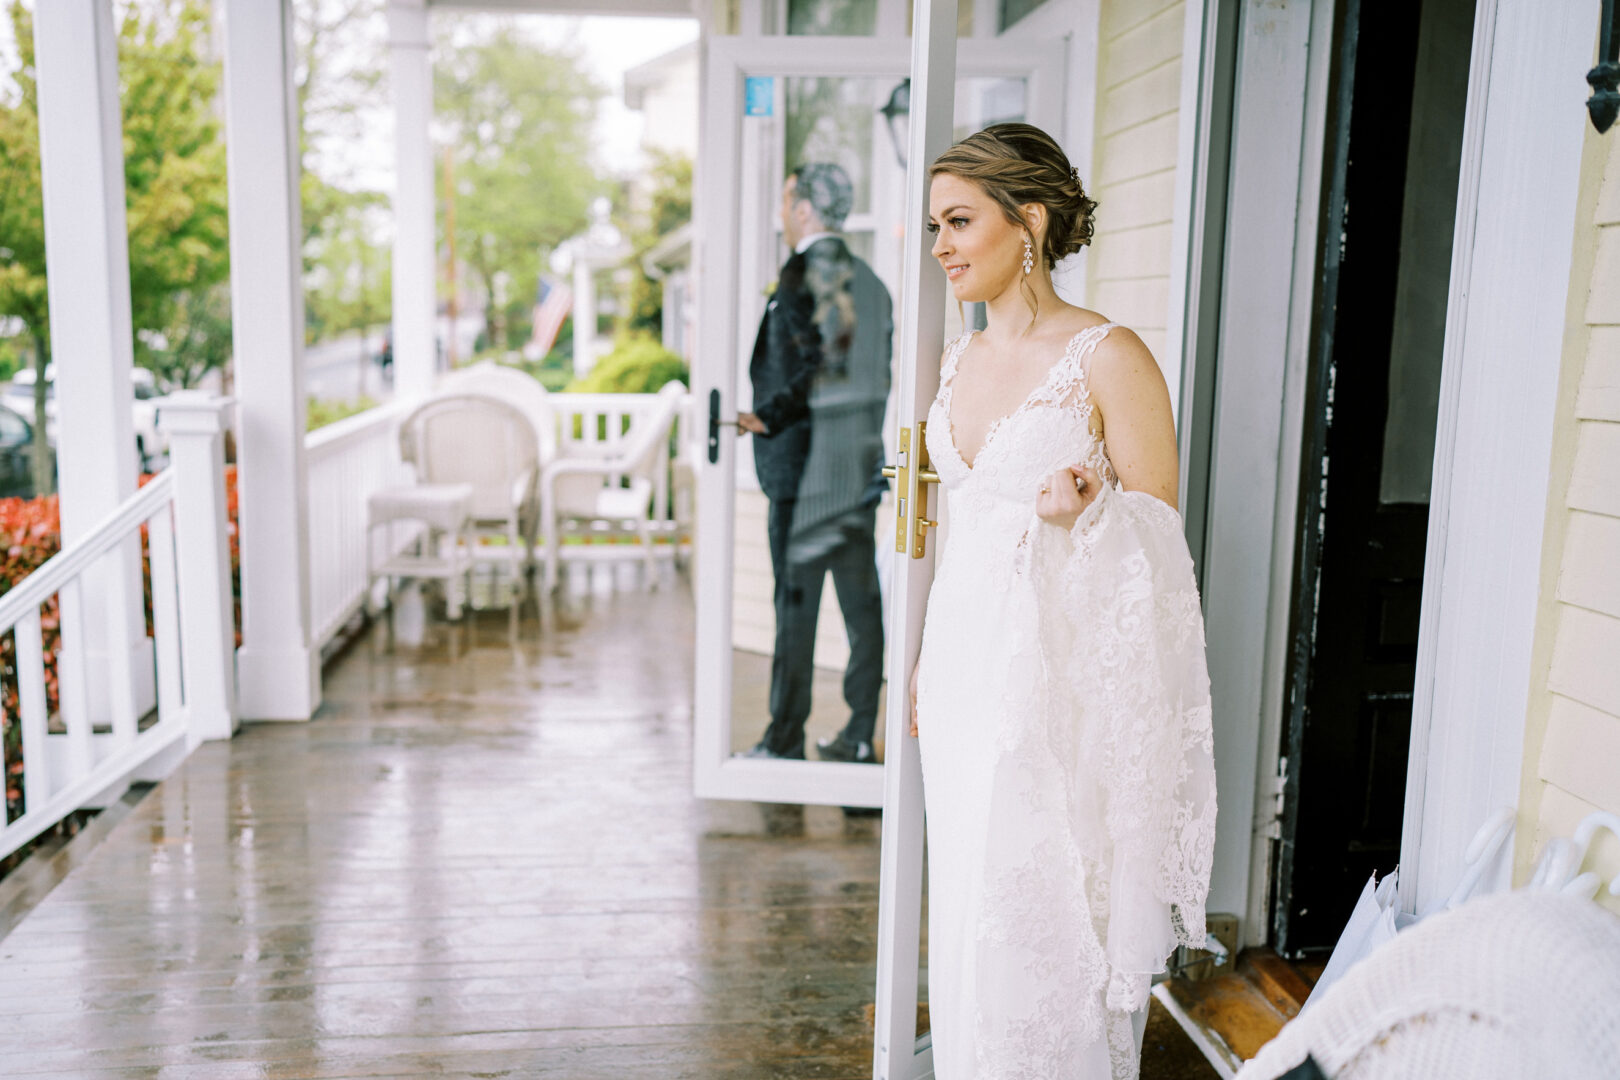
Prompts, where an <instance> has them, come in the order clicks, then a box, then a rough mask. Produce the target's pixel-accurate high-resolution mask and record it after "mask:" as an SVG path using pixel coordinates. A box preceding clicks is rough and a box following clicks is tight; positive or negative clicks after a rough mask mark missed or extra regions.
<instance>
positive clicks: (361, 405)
mask: <svg viewBox="0 0 1620 1080" xmlns="http://www.w3.org/2000/svg"><path fill="white" fill-rule="evenodd" d="M376 407H377V403H376V402H375V401H373V400H371V399H370V398H368V397H362V398H360V399H359V400H358V401H322V400H320V399H319V398H310V399H309V413H308V417H307V419H306V420H305V421H304V430H305V431H314V430H315V429H316V428H323V427H325V426H326V425H327V424H335V423H337V422H338V421H339V420H343V419H346V418H348V417H350V416H354V415H355V414H356V413H363V412H365V411H366V410H367V409H375V408H376Z"/></svg>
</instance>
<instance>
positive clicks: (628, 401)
mask: <svg viewBox="0 0 1620 1080" xmlns="http://www.w3.org/2000/svg"><path fill="white" fill-rule="evenodd" d="M656 397H657V396H656V395H654V394H570V393H558V394H552V395H550V397H549V398H548V399H547V400H548V403H549V405H550V408H551V412H552V416H553V419H554V421H555V423H556V425H557V433H558V445H559V453H562V454H565V455H567V454H600V453H609V452H611V451H612V450H613V449H614V448H615V447H616V446H617V445H618V444H619V443H620V442H622V441H623V439H624V436H625V433H626V432H627V431H628V429H629V425H631V424H634V423H636V422H637V421H638V420H640V419H641V418H642V417H643V416H645V415H646V414H648V413H650V412H651V411H652V410H653V409H654V407H655V403H656ZM414 405H415V402H412V401H394V402H390V403H389V404H386V405H380V406H378V407H377V408H375V409H368V410H366V411H365V412H363V413H358V414H356V415H354V416H350V417H347V418H345V419H343V420H339V421H338V422H336V423H334V424H328V425H327V426H325V427H322V428H317V429H316V430H314V431H312V432H310V433H309V434H308V435H306V436H305V438H304V461H305V467H306V468H307V469H308V476H309V482H308V491H309V550H310V598H309V599H310V615H311V626H312V628H313V630H314V644H315V646H316V647H317V648H319V647H320V646H323V645H325V644H326V643H327V642H329V641H330V640H331V639H332V638H333V636H334V635H336V634H337V632H338V630H339V629H341V628H342V627H343V625H344V624H345V623H346V622H348V621H349V619H350V618H351V617H352V616H353V615H354V614H355V612H357V611H358V610H359V609H360V606H361V605H362V604H363V603H364V602H365V599H366V593H367V586H368V582H367V581H366V567H367V561H366V543H367V529H366V501H367V499H369V498H370V497H371V494H372V493H373V492H375V491H379V490H381V489H383V488H386V487H393V486H396V485H399V484H408V483H410V480H411V469H410V467H409V466H408V465H406V464H404V462H402V461H401V459H400V456H399V425H400V422H401V421H402V420H403V419H404V418H405V417H406V416H407V415H408V414H409V413H410V411H411V409H412V408H413V407H414ZM689 409H690V399H688V401H687V402H685V403H683V407H682V410H681V412H680V414H679V418H678V420H677V423H676V430H677V443H678V444H679V445H682V446H685V445H686V443H685V440H686V439H687V437H688V433H689V432H690V431H691V430H692V429H691V428H690V426H689V416H688V413H689ZM677 464H678V465H685V464H686V463H685V462H684V461H679V462H677ZM669 474H670V470H667V469H660V470H658V475H657V477H656V479H655V481H654V497H653V507H654V509H653V518H654V528H655V530H656V531H662V532H670V531H673V530H674V529H675V527H676V523H677V522H685V521H686V520H688V516H687V514H686V513H685V511H684V510H683V508H682V506H681V505H680V500H679V499H678V498H677V497H676V493H675V492H673V491H671V489H670V484H669ZM401 535H402V536H403V533H402V534H401ZM381 538H382V534H380V533H379V535H378V538H377V539H375V540H374V541H373V542H375V543H381V542H382V541H381ZM403 542H407V543H408V542H409V537H406V538H405V540H404V541H403ZM372 554H373V556H374V560H373V562H374V563H381V562H382V561H383V560H384V559H385V558H386V557H387V556H388V555H391V554H393V553H392V552H386V553H385V552H382V551H381V550H378V551H374V552H373V553H372Z"/></svg>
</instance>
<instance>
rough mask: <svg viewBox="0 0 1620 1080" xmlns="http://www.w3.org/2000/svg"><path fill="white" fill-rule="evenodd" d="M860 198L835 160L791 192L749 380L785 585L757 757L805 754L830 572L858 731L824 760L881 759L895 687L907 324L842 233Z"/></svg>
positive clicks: (759, 466)
mask: <svg viewBox="0 0 1620 1080" xmlns="http://www.w3.org/2000/svg"><path fill="white" fill-rule="evenodd" d="M853 200H854V191H853V188H852V186H851V184H850V182H849V177H848V175H847V174H846V173H845V172H844V170H843V169H841V168H839V167H838V166H837V165H832V164H807V165H801V166H800V167H799V168H797V169H795V170H794V171H793V174H792V175H791V176H790V177H789V178H788V180H787V182H786V184H784V185H783V189H782V234H783V239H785V240H786V241H787V243H788V244H789V245H790V246H791V247H792V248H793V249H794V250H793V255H792V257H791V258H789V259H788V261H787V262H786V263H785V264H784V265H783V267H782V272H781V275H780V278H779V280H778V283H777V287H776V291H775V293H774V294H773V295H772V298H771V302H770V303H769V305H767V307H766V309H765V317H764V319H763V320H761V322H760V327H759V336H758V338H757V339H756V340H755V342H754V355H753V360H752V362H751V364H750V365H749V377H750V380H751V381H752V383H753V388H754V409H753V411H752V412H745V413H742V414H741V415H739V417H738V423H739V425H740V426H741V427H742V428H743V429H744V430H746V431H749V432H751V433H753V434H754V435H756V436H758V438H757V440H756V441H755V443H754V469H755V472H756V473H757V474H758V476H759V484H760V487H761V489H763V490H764V492H765V496H766V498H768V499H769V500H770V513H769V516H768V518H767V531H768V534H769V538H770V548H771V569H772V572H773V573H774V575H775V578H776V590H775V600H776V642H775V650H774V653H773V655H772V658H771V695H770V710H771V721H770V726H769V727H768V728H767V729H766V731H765V735H764V737H763V738H761V739H760V741H759V743H758V744H757V745H756V746H755V747H754V748H753V749H752V750H750V751H749V752H748V754H749V756H751V757H767V758H802V757H804V725H805V721H806V719H808V717H809V715H810V704H811V693H810V689H811V681H812V679H813V677H814V674H815V667H814V651H815V637H816V615H817V613H818V612H819V610H820V607H821V590H822V586H823V583H824V582H825V580H826V577H827V574H828V573H829V572H830V573H831V574H832V579H833V588H834V589H835V590H836V591H837V594H838V606H839V608H840V609H841V610H842V611H843V614H844V629H845V631H846V632H847V635H848V638H849V664H848V666H847V667H846V668H845V671H844V700H845V702H846V703H847V704H848V705H849V709H850V718H849V722H848V723H847V724H846V725H845V726H844V729H843V730H842V731H841V732H839V734H838V735H837V736H835V737H833V738H831V739H824V740H822V741H820V742H819V743H818V744H817V751H818V753H819V754H820V756H821V757H822V758H823V759H826V760H831V761H848V762H870V761H873V760H874V758H873V754H872V733H873V730H874V729H875V727H876V723H877V707H878V695H879V692H880V691H881V689H882V684H883V601H882V594H881V591H880V588H879V585H878V578H877V551H876V542H875V531H876V530H875V526H876V517H875V515H876V512H877V504H878V500H879V499H881V498H882V494H883V491H884V490H885V487H886V485H885V482H884V480H883V478H882V474H881V472H880V471H879V470H880V469H881V467H882V463H883V434H882V427H883V410H884V405H885V403H886V401H887V399H888V395H889V362H890V356H891V349H892V341H893V332H894V320H893V312H892V307H891V303H890V300H889V292H888V290H887V289H885V288H884V287H883V283H882V282H881V281H880V280H878V277H877V275H876V274H874V273H872V268H871V267H869V266H867V265H866V263H864V262H862V261H861V260H860V259H859V258H857V257H855V256H854V255H853V254H851V253H850V250H849V247H848V245H846V244H845V243H844V241H843V240H842V239H840V238H839V237H838V236H837V230H838V229H840V228H841V227H842V226H843V224H844V218H845V216H846V215H848V213H849V210H850V206H851V204H852V202H853Z"/></svg>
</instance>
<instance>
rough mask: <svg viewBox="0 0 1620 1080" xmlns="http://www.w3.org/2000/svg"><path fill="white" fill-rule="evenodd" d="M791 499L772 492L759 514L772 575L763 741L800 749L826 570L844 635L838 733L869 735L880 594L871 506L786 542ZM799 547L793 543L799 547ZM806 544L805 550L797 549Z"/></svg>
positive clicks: (879, 657) (854, 737)
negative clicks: (764, 514)
mask: <svg viewBox="0 0 1620 1080" xmlns="http://www.w3.org/2000/svg"><path fill="white" fill-rule="evenodd" d="M796 502H797V500H794V499H773V500H771V504H770V514H769V516H768V518H767V525H766V528H767V533H768V536H769V538H770V547H771V570H772V572H773V573H774V574H775V577H776V645H775V652H774V654H773V655H772V657H771V697H770V709H771V724H770V727H769V728H767V729H766V731H765V739H764V742H765V745H766V747H767V748H768V749H770V750H771V751H772V752H773V753H776V754H781V755H783V756H786V757H797V756H800V755H802V754H803V753H804V724H805V721H806V720H807V719H809V716H810V703H811V683H812V681H813V679H814V678H815V645H816V621H817V620H816V617H817V615H818V614H819V613H820V611H821V589H822V585H823V583H824V582H825V581H826V579H827V574H828V573H829V572H830V573H831V574H832V579H833V588H834V589H835V590H836V591H837V594H838V606H839V608H840V609H841V610H842V611H843V613H844V630H845V632H846V633H847V635H848V637H849V664H848V666H847V667H846V668H845V669H844V701H845V703H847V704H848V705H849V710H850V717H849V722H848V724H847V725H846V726H845V727H844V737H845V739H846V740H848V741H850V742H855V741H862V742H871V741H872V733H873V731H874V730H875V728H876V725H877V709H878V695H879V693H880V692H881V690H882V688H883V595H882V592H881V589H880V587H879V585H878V576H877V543H876V539H875V536H874V533H875V527H876V524H877V517H876V514H877V509H876V508H875V507H872V508H867V509H865V510H857V511H853V512H851V513H848V514H845V515H842V516H841V517H840V518H839V519H838V520H837V522H836V523H829V524H828V525H827V526H818V529H819V528H828V529H835V530H836V533H832V534H829V535H827V536H825V537H818V539H819V540H821V541H823V542H818V543H816V544H814V545H813V548H812V546H811V545H798V544H796V543H795V544H790V543H789V541H790V539H791V538H793V537H792V532H793V511H794V506H795V503H796ZM801 548H802V549H804V550H800V549H801ZM806 550H807V551H809V553H808V554H805V551H806Z"/></svg>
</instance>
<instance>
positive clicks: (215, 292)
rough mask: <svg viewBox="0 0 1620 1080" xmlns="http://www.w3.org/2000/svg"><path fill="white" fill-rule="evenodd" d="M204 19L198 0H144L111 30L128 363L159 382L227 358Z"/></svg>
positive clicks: (221, 155) (223, 242)
mask: <svg viewBox="0 0 1620 1080" xmlns="http://www.w3.org/2000/svg"><path fill="white" fill-rule="evenodd" d="M211 17H212V16H211V11H210V8H209V5H208V4H207V3H206V2H205V0H147V2H146V3H144V4H140V5H131V6H130V7H129V8H128V9H127V11H126V13H125V15H124V21H123V24H122V26H121V27H120V28H119V44H118V82H119V89H120V95H121V97H122V100H123V126H124V179H125V193H126V199H127V203H126V205H127V212H128V217H129V262H130V266H129V271H130V273H129V283H130V289H129V293H130V315H131V322H132V323H133V324H134V326H135V329H136V335H135V360H136V362H137V363H139V364H141V365H142V366H143V367H147V368H150V369H151V370H152V372H153V374H155V375H156V376H157V377H158V379H159V380H160V381H161V382H162V383H163V384H165V385H175V386H191V385H193V384H194V383H195V382H196V380H197V379H198V378H200V377H201V375H202V374H203V373H204V372H206V371H207V370H209V369H210V368H212V367H218V366H220V365H222V364H224V363H225V361H226V360H227V359H228V358H229V356H230V348H229V342H230V316H229V302H228V294H226V293H225V291H224V289H223V288H221V287H222V286H223V285H224V283H225V282H226V281H227V280H228V279H229V277H230V248H229V238H228V234H227V229H228V218H229V215H228V210H227V206H226V196H225V143H224V140H223V139H222V138H221V132H220V122H219V108H218V104H219V81H220V74H221V72H220V65H219V62H218V61H217V60H215V59H211V52H212V50H211V46H210V33H211V28H210V20H211ZM194 318H198V319H200V320H201V321H202V322H203V323H206V324H207V325H201V324H199V325H193V321H192V320H193V319H194ZM143 331H144V332H143Z"/></svg>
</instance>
